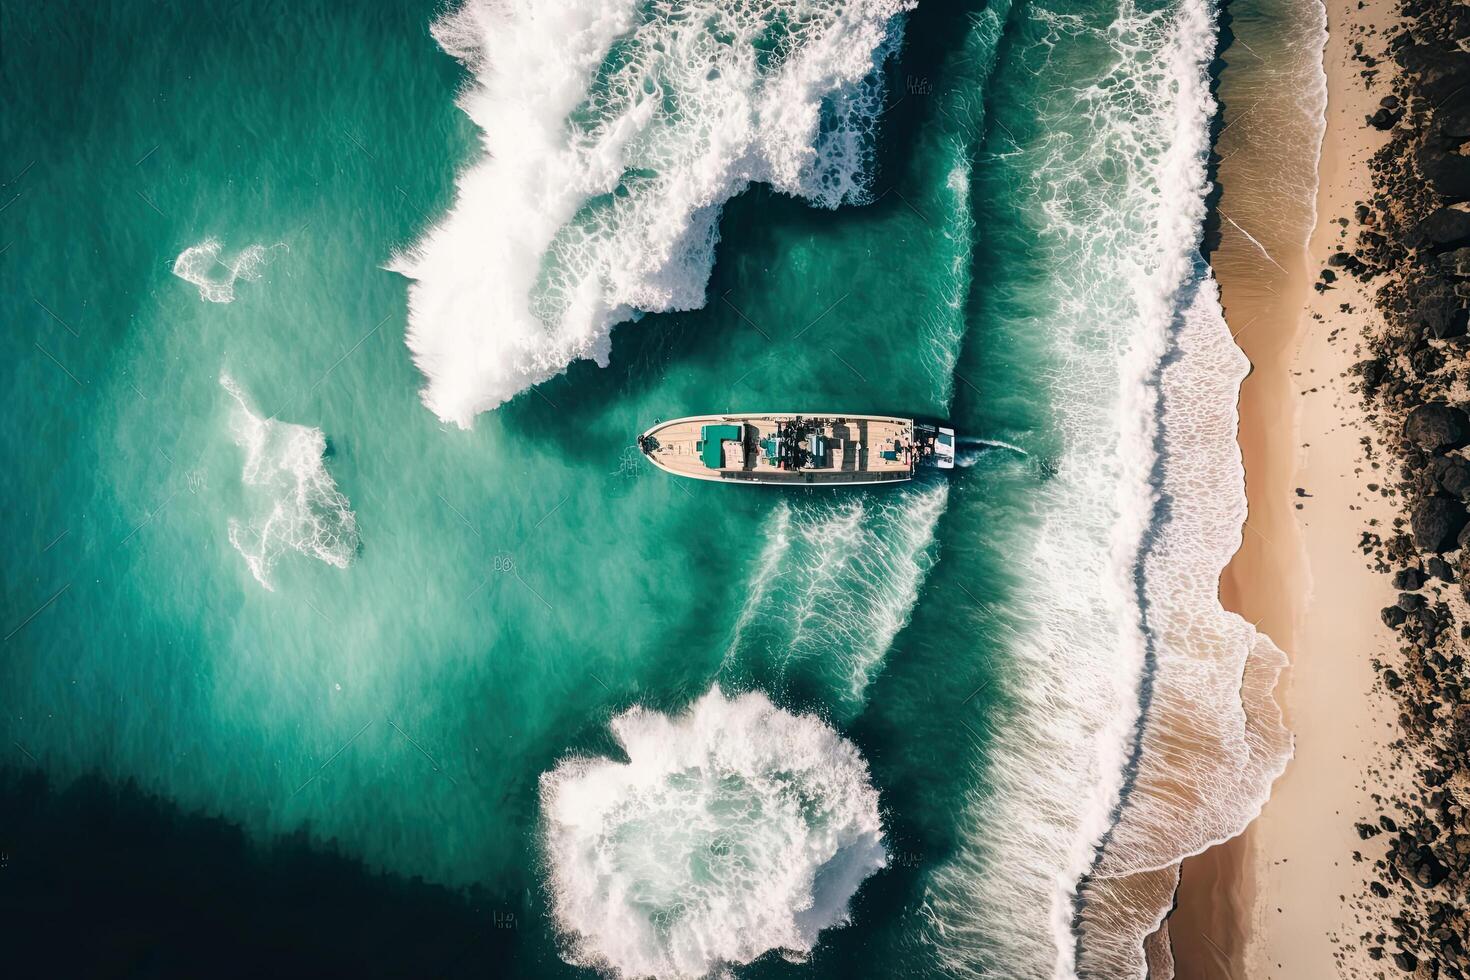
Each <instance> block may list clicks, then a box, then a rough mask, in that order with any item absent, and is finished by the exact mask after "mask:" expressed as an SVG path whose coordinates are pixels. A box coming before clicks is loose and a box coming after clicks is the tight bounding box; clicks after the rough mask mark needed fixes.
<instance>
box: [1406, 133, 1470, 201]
mask: <svg viewBox="0 0 1470 980" xmlns="http://www.w3.org/2000/svg"><path fill="white" fill-rule="evenodd" d="M1414 162H1415V164H1416V165H1417V166H1418V168H1419V175H1420V176H1422V177H1423V178H1424V180H1425V181H1426V182H1428V184H1429V186H1430V188H1431V189H1432V190H1433V191H1434V192H1435V193H1436V194H1439V195H1440V196H1442V197H1448V198H1453V199H1454V200H1457V201H1462V200H1464V199H1465V198H1467V197H1470V157H1465V156H1461V155H1460V154H1458V153H1456V152H1455V147H1454V146H1453V144H1452V143H1451V142H1449V141H1447V140H1443V139H1426V140H1425V141H1424V142H1423V143H1421V144H1420V146H1419V149H1418V151H1417V152H1415V154H1414Z"/></svg>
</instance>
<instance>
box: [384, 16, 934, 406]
mask: <svg viewBox="0 0 1470 980" xmlns="http://www.w3.org/2000/svg"><path fill="white" fill-rule="evenodd" d="M915 2H916V0H851V2H846V3H842V2H835V0H828V2H821V0H815V2H814V0H766V2H762V3H758V4H728V3H721V2H718V0H704V2H695V3H691V4H687V5H681V6H679V7H677V8H675V7H665V6H664V5H662V4H651V5H644V4H640V3H635V2H632V0H568V2H565V3H560V4H556V5H554V9H549V8H547V7H546V6H545V5H544V4H535V3H530V2H524V0H523V2H511V3H502V2H491V0H468V2H466V3H465V4H464V5H462V6H460V7H459V8H458V9H457V10H455V11H454V12H452V13H450V14H447V15H445V16H444V17H442V18H441V19H440V20H438V21H437V22H436V23H435V24H434V27H433V33H434V37H435V38H436V39H437V40H438V41H439V43H440V45H441V46H442V47H443V48H444V50H445V51H446V52H448V53H449V54H451V55H453V56H455V57H456V58H458V59H460V60H461V61H462V62H464V64H465V65H466V67H468V68H469V69H470V71H471V72H472V73H473V76H474V77H473V80H472V82H471V84H470V85H469V87H468V88H467V89H466V90H465V91H464V93H463V94H462V96H461V98H460V101H459V104H460V106H461V108H463V109H464V111H465V112H466V113H467V114H468V115H469V116H470V118H471V119H472V120H474V122H475V124H476V125H477V126H479V128H480V129H481V130H482V134H483V135H482V143H483V146H484V151H485V156H484V158H483V159H481V160H480V161H479V162H478V163H476V164H474V165H473V166H471V167H470V168H469V169H468V170H466V171H464V172H463V173H462V174H461V175H460V177H459V180H458V194H457V197H456V201H455V204H454V207H453V209H452V210H451V211H450V213H449V215H448V217H446V218H445V219H444V220H443V221H442V222H441V223H440V224H439V225H437V226H436V227H435V228H433V229H432V230H430V231H429V232H428V233H427V234H426V235H425V236H424V238H423V239H422V240H421V241H419V242H418V243H417V244H416V245H415V246H413V248H412V249H411V250H409V251H408V252H407V253H405V254H402V255H399V256H397V257H396V258H395V259H394V260H393V262H392V263H391V266H390V267H391V268H392V269H394V270H395V271H398V272H401V273H402V274H403V275H405V276H407V277H409V278H410V279H412V280H414V282H413V284H412V285H411V286H410V287H409V301H408V305H409V325H408V335H407V341H408V346H409V349H410V351H411V352H412V354H413V359H414V363H415V364H416V365H417V366H418V368H419V370H420V371H421V372H423V374H424V376H425V378H426V379H427V384H426V385H425V387H424V389H423V392H422V397H423V401H424V404H425V405H427V406H428V407H429V408H430V409H431V410H432V411H433V412H434V413H435V414H436V415H438V416H439V417H440V418H442V419H444V420H446V421H452V422H455V423H457V424H459V425H460V426H464V427H468V426H469V425H470V423H471V421H472V420H473V418H474V416H475V415H476V414H478V413H480V412H485V411H489V410H491V409H493V408H495V407H496V406H497V405H499V404H501V403H502V402H504V401H506V400H507V399H509V398H511V397H512V396H514V395H515V394H516V393H517V392H519V391H521V390H523V389H525V388H527V387H528V386H530V385H534V384H538V383H540V382H542V381H545V380H547V379H549V378H552V377H554V376H556V375H558V374H560V373H561V372H562V371H563V370H565V369H566V367H567V365H569V364H570V363H571V362H572V361H575V360H578V359H591V360H594V361H596V362H597V363H599V364H602V365H605V364H606V363H607V359H608V356H609V354H610V350H611V339H610V334H611V331H612V328H613V327H614V326H616V325H617V324H618V323H621V322H624V321H627V320H631V319H636V318H637V317H638V316H640V315H641V314H642V313H644V312H652V311H667V310H689V309H694V308H697V307H699V306H702V305H703V304H704V288H705V284H706V282H707V280H708V278H709V273H710V269H711V267H712V264H713V261H714V248H715V243H716V241H717V239H718V236H719V231H718V221H719V216H720V210H721V208H722V206H723V205H724V203H725V202H726V201H727V200H729V199H730V198H731V197H733V196H734V195H736V194H738V193H740V192H741V191H742V190H744V189H745V188H746V187H747V186H748V185H749V184H750V183H752V182H762V183H766V184H769V185H771V186H772V187H774V188H776V189H777V190H780V191H782V192H784V193H787V194H791V195H794V196H798V197H801V198H804V199H805V200H807V201H808V202H810V203H812V204H813V205H816V206H819V207H826V208H835V207H837V206H838V205H840V204H843V203H862V202H865V201H866V200H868V198H869V194H870V192H869V180H870V175H871V169H872V164H873V157H874V145H873V138H872V136H873V132H872V131H873V128H874V126H875V121H876V118H877V114H878V111H879V107H880V105H881V103H882V97H883V88H882V73H881V71H880V70H879V69H880V67H881V64H882V62H883V60H884V59H885V58H886V57H887V56H888V55H889V54H890V53H891V52H893V51H894V50H895V49H896V45H897V39H898V21H897V18H898V16H899V15H900V14H901V13H903V12H904V11H905V10H907V9H908V8H910V7H912V6H913V5H914V3H915Z"/></svg>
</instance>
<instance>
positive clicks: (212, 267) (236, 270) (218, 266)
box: [174, 238, 286, 303]
mask: <svg viewBox="0 0 1470 980" xmlns="http://www.w3.org/2000/svg"><path fill="white" fill-rule="evenodd" d="M285 247H286V246H285V245H281V244H277V245H272V246H270V248H266V247H265V246H264V245H248V246H246V247H245V248H242V249H241V250H240V251H239V252H237V253H236V254H235V255H234V257H232V258H230V259H224V258H221V255H222V253H223V246H221V245H220V243H219V242H217V241H216V240H214V239H213V238H207V239H205V240H204V241H202V242H200V243H199V244H198V245H191V246H189V247H188V248H186V249H184V250H183V251H182V252H180V253H179V257H178V258H176V259H174V275H176V276H178V277H179V278H180V279H183V280H184V281H185V282H189V283H193V284H194V285H195V286H197V287H198V288H199V298H200V299H202V300H207V301H208V302H211V303H232V302H234V300H235V283H236V282H238V281H239V280H241V279H243V280H245V281H246V282H254V281H256V280H257V279H259V278H260V277H261V275H263V270H264V269H265V267H266V265H268V264H269V263H270V256H271V251H272V250H274V249H277V248H285Z"/></svg>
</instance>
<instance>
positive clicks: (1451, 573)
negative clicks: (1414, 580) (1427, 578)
mask: <svg viewBox="0 0 1470 980" xmlns="http://www.w3.org/2000/svg"><path fill="white" fill-rule="evenodd" d="M1424 570H1425V571H1426V572H1428V573H1429V574H1430V575H1433V576H1434V577H1435V578H1437V579H1439V580H1440V581H1441V582H1453V581H1454V580H1455V569H1454V567H1453V566H1452V565H1450V563H1449V562H1447V561H1445V560H1444V559H1443V558H1441V557H1439V556H1438V555H1435V556H1434V557H1433V558H1430V559H1429V560H1428V561H1426V562H1425V563H1424Z"/></svg>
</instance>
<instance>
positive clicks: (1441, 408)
mask: <svg viewBox="0 0 1470 980" xmlns="http://www.w3.org/2000/svg"><path fill="white" fill-rule="evenodd" d="M1467 434H1470V419H1467V418H1466V417H1465V413H1464V412H1462V411H1460V410H1459V409H1458V408H1455V407H1453V406H1451V405H1446V404H1445V403H1444V402H1429V403H1428V404H1425V405H1416V406H1415V407H1414V409H1413V410H1412V411H1411V412H1409V417H1408V418H1407V419H1405V420H1404V435H1406V436H1408V437H1409V438H1410V439H1412V440H1413V441H1414V442H1415V444H1417V445H1418V446H1419V447H1420V448H1422V449H1427V450H1429V451H1431V452H1433V451H1435V450H1438V449H1443V448H1445V447H1447V446H1456V445H1460V444H1462V443H1463V442H1464V441H1465V437H1466V435H1467Z"/></svg>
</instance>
